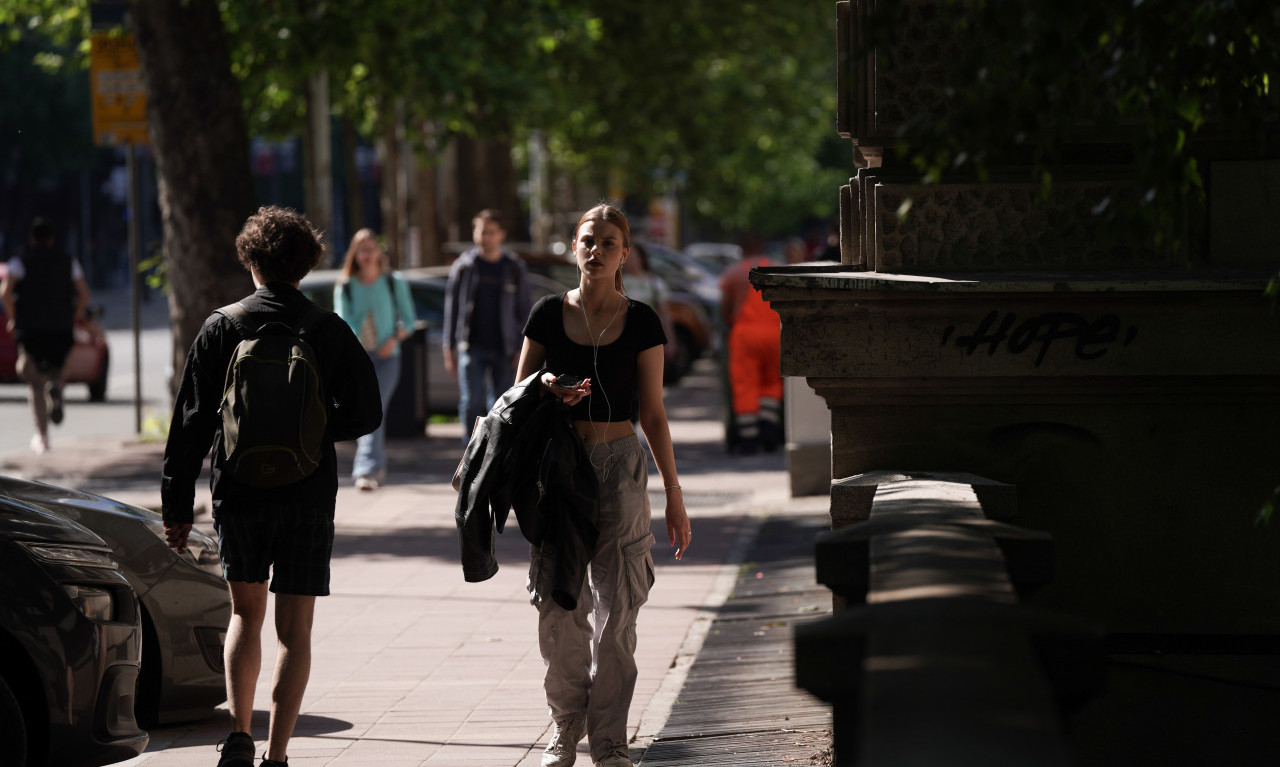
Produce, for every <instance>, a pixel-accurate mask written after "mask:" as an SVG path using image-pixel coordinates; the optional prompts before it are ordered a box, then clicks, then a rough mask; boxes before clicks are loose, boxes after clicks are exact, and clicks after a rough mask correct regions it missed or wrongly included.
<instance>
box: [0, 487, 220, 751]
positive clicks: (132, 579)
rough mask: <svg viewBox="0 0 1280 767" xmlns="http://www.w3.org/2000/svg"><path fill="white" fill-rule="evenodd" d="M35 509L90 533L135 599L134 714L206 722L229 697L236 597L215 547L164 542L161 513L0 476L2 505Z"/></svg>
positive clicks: (198, 535)
mask: <svg viewBox="0 0 1280 767" xmlns="http://www.w3.org/2000/svg"><path fill="white" fill-rule="evenodd" d="M10 507H20V508H24V509H36V510H39V511H41V512H43V513H45V514H48V515H54V516H57V517H60V518H62V519H64V520H66V521H68V522H69V523H72V524H75V525H80V526H82V527H85V528H87V529H89V530H92V531H93V532H94V533H95V534H96V535H98V536H99V537H100V538H102V540H103V541H105V542H106V544H107V545H108V546H109V547H110V550H111V551H112V552H113V555H114V557H115V558H116V560H118V562H119V565H120V571H121V572H122V573H123V575H124V577H125V579H126V581H127V582H128V584H129V586H131V587H132V588H133V592H134V593H135V594H136V595H137V598H138V603H139V608H140V609H139V611H138V613H139V614H138V621H139V625H140V627H141V630H142V637H143V642H142V665H141V670H140V672H139V673H138V678H137V702H136V706H135V708H136V715H137V719H138V721H139V722H140V723H141V724H142V725H143V726H144V727H151V726H154V725H157V724H167V723H172V722H180V721H186V720H191V719H197V718H200V717H205V716H208V715H210V714H211V713H212V712H213V709H214V708H215V707H216V706H218V704H220V703H222V702H223V701H224V700H226V682H225V679H224V676H223V661H222V645H223V642H224V640H225V639H226V629H227V623H228V621H229V620H230V618H231V597H230V594H229V593H228V591H227V585H226V583H225V582H224V581H223V580H222V566H221V565H220V564H219V561H218V543H217V541H215V540H213V539H212V538H210V537H209V536H208V535H205V534H204V533H202V532H200V531H199V530H192V532H191V538H190V539H189V541H188V546H187V550H186V551H185V552H182V553H179V552H177V551H174V550H173V549H171V548H169V547H168V546H167V545H166V544H165V542H164V525H163V523H162V522H161V518H160V514H158V513H157V512H154V511H150V510H148V509H142V508H139V507H137V506H130V505H128V504H124V503H120V502H119V501H114V500H111V499H110V498H104V497H102V496H99V495H93V494H91V493H85V492H80V491H76V490H69V489H67V488H61V487H54V486H52V485H45V484H41V483H38V482H27V481H24V480H19V479H14V478H12V477H3V476H0V515H2V514H3V513H4V509H5V508H10Z"/></svg>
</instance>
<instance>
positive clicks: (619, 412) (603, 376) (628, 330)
mask: <svg viewBox="0 0 1280 767" xmlns="http://www.w3.org/2000/svg"><path fill="white" fill-rule="evenodd" d="M563 307H564V294H563V293H560V294H556V295H550V296H545V297H543V298H542V299H541V300H539V301H538V303H536V304H534V305H533V311H532V312H530V313H529V321H528V322H527V323H525V326H524V334H525V335H526V336H528V337H529V338H531V339H532V340H534V341H537V342H538V343H540V344H542V345H543V346H545V347H546V349H547V360H546V363H545V364H546V368H547V370H550V371H551V372H553V373H556V374H557V375H559V374H561V373H572V374H573V375H577V376H582V377H583V378H590V379H591V395H590V396H588V397H585V398H584V399H583V400H582V401H581V402H579V403H578V404H576V405H574V406H573V408H572V409H571V410H570V412H571V414H572V416H573V418H574V419H576V420H581V421H585V420H591V421H600V422H604V421H627V420H630V419H631V401H632V400H633V399H634V398H635V392H636V359H637V358H638V357H639V355H640V352H642V351H644V350H645V349H652V348H653V347H655V346H661V345H662V344H665V343H666V342H667V335H666V333H663V332H662V320H660V319H658V315H657V313H656V312H654V311H653V309H651V308H649V306H648V305H647V304H642V303H640V302H639V301H633V300H631V299H627V311H626V314H625V315H623V316H622V317H619V318H618V319H619V320H621V321H623V322H625V323H626V324H625V325H623V326H622V335H620V336H618V340H616V341H614V342H613V343H610V344H605V345H603V346H601V347H599V350H598V353H597V351H596V349H594V348H593V347H592V346H591V345H589V344H577V343H574V342H573V341H571V340H569V336H567V335H566V334H565V332H564V315H563V311H564V309H563Z"/></svg>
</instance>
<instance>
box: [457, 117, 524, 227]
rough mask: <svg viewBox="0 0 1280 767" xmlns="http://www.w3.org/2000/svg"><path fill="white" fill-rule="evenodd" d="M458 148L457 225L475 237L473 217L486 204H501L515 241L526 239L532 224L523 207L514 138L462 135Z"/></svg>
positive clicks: (494, 205)
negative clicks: (515, 159) (518, 182)
mask: <svg viewBox="0 0 1280 767" xmlns="http://www.w3.org/2000/svg"><path fill="white" fill-rule="evenodd" d="M456 148H457V163H458V165H457V175H456V176H455V179H454V180H455V183H456V184H457V200H458V208H457V217H458V218H457V221H456V224H457V227H458V231H459V232H460V233H465V236H464V237H463V239H470V238H471V219H472V218H474V217H475V215H476V213H479V212H480V211H481V210H484V209H485V208H497V209H498V210H499V211H501V212H502V220H503V222H504V224H505V227H506V230H507V239H508V240H510V241H511V242H526V241H528V239H529V227H528V226H527V225H526V223H525V220H524V212H523V211H522V210H521V208H520V195H519V192H518V191H517V189H516V170H515V164H514V163H513V162H512V160H511V142H510V141H509V140H508V139H505V138H490V139H474V138H471V137H469V136H459V137H458V138H457V139H456Z"/></svg>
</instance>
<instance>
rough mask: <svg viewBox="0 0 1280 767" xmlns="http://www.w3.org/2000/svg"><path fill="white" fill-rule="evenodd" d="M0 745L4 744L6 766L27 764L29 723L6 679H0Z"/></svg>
mask: <svg viewBox="0 0 1280 767" xmlns="http://www.w3.org/2000/svg"><path fill="white" fill-rule="evenodd" d="M0 743H3V744H4V752H5V764H14V765H25V764H26V763H27V722H26V719H24V718H23V716H22V706H20V705H18V699H17V698H16V697H15V696H14V694H13V690H11V689H9V684H8V683H7V682H5V680H4V677H0Z"/></svg>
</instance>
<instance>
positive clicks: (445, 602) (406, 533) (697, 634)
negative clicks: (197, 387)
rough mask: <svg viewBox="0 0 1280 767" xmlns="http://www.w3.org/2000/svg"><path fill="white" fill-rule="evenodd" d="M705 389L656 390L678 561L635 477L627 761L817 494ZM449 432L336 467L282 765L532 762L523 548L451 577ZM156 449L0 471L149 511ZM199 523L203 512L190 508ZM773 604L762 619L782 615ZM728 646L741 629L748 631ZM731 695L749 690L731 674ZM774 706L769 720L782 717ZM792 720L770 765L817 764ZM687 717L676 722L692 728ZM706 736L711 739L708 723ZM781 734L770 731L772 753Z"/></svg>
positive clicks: (505, 538)
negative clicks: (639, 547) (642, 542)
mask: <svg viewBox="0 0 1280 767" xmlns="http://www.w3.org/2000/svg"><path fill="white" fill-rule="evenodd" d="M716 392H717V387H716V385H715V377H714V373H713V369H712V367H711V364H710V363H709V362H707V361H703V362H702V363H700V364H699V367H698V368H697V369H696V370H695V373H694V374H692V375H691V376H690V377H689V378H688V379H686V381H685V382H684V383H683V385H682V386H680V387H678V388H676V389H673V390H672V391H671V392H669V394H668V412H669V415H670V417H671V422H672V433H673V438H674V439H675V442H676V450H677V461H678V464H679V466H680V471H681V484H682V485H683V487H684V494H685V498H686V504H687V506H688V508H689V511H690V515H691V517H692V519H693V529H694V537H693V543H692V546H691V548H690V551H689V555H688V557H686V559H685V560H684V561H683V562H676V561H675V560H674V559H673V558H672V556H671V549H670V548H669V547H668V545H667V542H666V541H667V539H666V532H665V526H664V525H663V521H662V520H663V516H662V510H663V504H664V502H665V499H664V494H663V493H662V491H661V489H660V488H659V489H658V491H657V492H651V493H650V498H651V501H652V504H653V514H654V525H653V532H654V535H655V537H656V538H657V539H658V547H657V548H655V550H654V560H655V563H656V565H657V583H656V585H655V587H654V589H653V593H652V595H651V597H650V600H649V602H648V604H647V605H646V606H645V607H644V609H642V610H641V613H640V622H639V649H638V653H637V655H638V657H637V663H638V666H639V669H640V678H639V681H638V683H637V687H636V692H635V698H634V701H633V704H632V708H631V712H630V717H629V721H630V726H631V730H632V735H633V741H632V758H633V760H635V761H636V762H637V763H638V764H643V755H644V752H645V750H646V749H647V748H648V746H649V745H650V744H651V743H652V742H653V741H654V739H655V738H657V737H658V735H659V733H660V732H661V731H662V730H663V728H664V726H666V725H668V724H670V722H669V719H670V717H669V715H670V714H671V712H672V711H673V705H674V704H676V702H677V701H678V700H679V699H681V698H682V697H683V696H682V695H681V693H682V690H683V689H684V687H685V682H686V677H687V675H688V672H689V669H690V668H691V667H692V666H693V665H694V663H695V660H696V658H697V656H698V654H699V652H700V651H701V649H702V647H703V644H704V642H703V639H704V638H705V637H706V636H707V634H708V632H709V631H710V630H711V626H712V625H713V621H714V620H715V619H716V617H717V611H718V610H719V609H720V607H721V606H722V605H723V604H724V602H725V600H726V598H728V597H729V595H730V594H731V593H733V591H734V589H735V584H738V583H739V575H740V571H741V570H742V568H741V567H740V565H741V564H742V563H743V562H744V560H747V559H748V558H749V557H750V556H751V555H752V554H753V552H755V551H756V545H757V539H758V533H759V532H760V530H761V526H762V525H763V524H766V523H767V521H769V520H780V519H789V518H792V519H794V520H795V521H796V522H797V524H787V525H774V526H773V527H772V528H771V529H773V530H786V531H793V532H792V533H788V534H794V535H802V536H809V537H811V536H813V535H816V531H817V530H818V529H819V527H820V523H821V522H822V518H823V515H825V513H826V510H827V505H828V503H827V499H826V498H825V497H808V498H791V497H790V494H789V491H788V481H787V475H786V471H785V466H784V459H783V458H782V456H781V455H778V454H773V455H760V456H752V457H745V458H743V457H731V456H727V455H726V454H725V452H724V449H723V444H722V434H721V428H720V423H719V420H718V418H719V406H718V402H717V400H716V396H717V395H716ZM460 443H461V431H460V428H459V427H458V426H457V425H456V424H450V425H443V426H436V425H432V426H431V427H429V429H428V436H426V437H423V438H414V439H405V440H392V441H391V442H390V443H389V453H390V457H391V472H390V475H389V477H388V483H387V484H386V485H385V486H384V487H383V488H382V489H381V490H379V491H377V492H373V493H362V492H359V491H356V490H355V489H354V488H352V487H351V483H350V480H349V478H347V477H345V476H344V478H343V485H342V487H341V489H340V490H339V495H338V514H337V526H338V537H337V541H336V544H335V548H334V559H333V578H332V589H333V593H332V595H331V596H329V597H327V598H324V599H321V600H319V602H318V603H317V610H316V623H315V629H314V635H313V641H314V652H313V664H312V675H311V682H310V685H309V686H308V689H307V695H306V698H305V700H304V702H303V706H302V716H301V718H300V720H299V722H298V726H297V729H296V731H295V736H294V739H293V741H292V743H291V746H290V754H289V760H290V764H292V765H295V767H322V766H328V765H334V766H341V765H365V764H377V765H380V766H381V767H401V766H403V767H410V766H413V767H418V766H419V765H462V766H465V765H504V766H511V767H529V766H530V765H537V764H538V763H539V758H540V756H541V751H542V748H543V745H544V744H545V742H546V738H547V734H548V732H547V731H548V726H549V720H548V716H547V712H546V705H545V701H544V697H543V692H542V674H543V666H542V661H541V659H540V658H539V655H538V649H537V643H536V612H535V611H534V609H533V608H532V607H530V606H529V604H528V598H527V595H526V593H525V589H524V579H525V570H526V567H527V561H528V554H527V552H528V549H527V544H526V543H525V542H524V541H523V539H521V538H520V536H519V531H518V529H517V528H516V527H515V525H514V523H512V524H511V526H510V527H509V528H508V530H507V531H506V532H505V533H504V534H503V535H500V536H498V559H499V563H500V566H501V570H500V571H499V573H498V574H497V575H496V576H495V577H494V578H492V579H490V580H489V581H486V582H484V583H479V584H473V583H466V582H464V581H463V579H462V572H461V566H460V564H459V559H458V543H457V533H456V529H455V527H454V522H453V507H454V502H455V499H456V494H455V493H454V491H453V490H452V488H450V487H449V484H448V483H449V479H450V477H451V476H452V472H453V469H454V466H455V465H456V463H457V460H458V457H459V455H460V451H461V444H460ZM162 450H163V446H162V445H159V444H139V443H137V442H135V441H133V440H132V439H131V438H119V439H114V440H101V439H95V440H83V441H78V442H76V441H68V442H65V443H60V444H58V445H57V446H56V447H55V449H54V450H53V451H51V452H50V453H48V454H46V455H43V456H35V455H32V454H27V453H21V454H19V453H13V454H9V455H5V456H0V473H6V474H14V475H19V476H26V477H32V478H38V479H43V480H45V481H49V482H53V483H55V484H64V485H71V486H75V487H80V488H83V489H86V490H90V491H93V492H98V493H101V494H103V495H108V496H112V497H116V498H119V499H121V500H125V501H128V502H132V503H135V504H138V505H143V506H148V507H155V506H157V505H158V501H159V488H158V484H159V483H158V476H159V467H160V456H161V453H162ZM352 452H353V450H352V445H351V444H349V443H347V444H343V445H340V446H339V465H340V467H341V468H342V469H343V470H344V471H345V470H349V468H350V464H351V455H352ZM655 476H656V474H655ZM655 484H657V483H651V486H653V485H655ZM200 492H201V493H202V494H203V497H200V496H198V497H197V504H198V505H199V504H201V503H204V504H205V508H206V509H207V490H206V489H202V490H201V491H200ZM197 524H198V526H201V527H204V528H208V527H209V519H208V516H207V512H206V513H205V514H203V515H202V516H201V517H200V518H199V519H198V520H197ZM775 543H776V541H775ZM793 543H794V544H796V545H797V546H798V547H799V549H798V550H801V551H803V550H804V548H805V546H806V545H808V546H810V548H809V550H811V544H808V543H807V542H806V541H804V540H799V541H793ZM795 569H796V566H795V563H794V562H792V563H791V564H790V566H789V569H788V571H787V580H786V582H785V583H782V582H780V583H779V585H778V588H779V589H784V590H785V589H790V588H792V587H793V585H794V584H795V582H796V576H795ZM756 572H759V573H760V574H759V576H758V577H757V576H756ZM772 576H773V573H771V572H770V570H769V569H768V568H766V567H761V568H752V572H751V573H750V574H749V577H751V578H753V579H754V580H755V588H756V589H757V590H759V589H760V588H766V589H767V588H768V587H769V586H770V584H771V581H769V580H768V579H770V578H771V577H772ZM801 578H803V575H802V576H801ZM791 601H792V602H794V601H795V600H794V599H793V600H791ZM829 608H830V603H829V599H826V598H825V596H824V595H821V594H819V593H816V592H814V593H810V592H806V594H805V600H804V602H803V603H802V604H791V605H790V606H788V607H786V608H785V609H786V610H789V611H794V613H795V615H796V617H797V618H799V617H800V616H805V617H807V618H812V617H820V615H822V614H824V613H825V612H827V611H828V610H829ZM785 617H786V616H775V617H774V619H775V620H778V621H780V622H779V623H778V625H779V626H781V625H783V624H784V623H785ZM268 623H270V621H268ZM265 634H266V637H265V640H264V657H263V668H264V674H263V675H262V682H261V683H260V685H259V687H258V692H257V699H256V708H257V712H256V716H255V724H254V730H255V731H254V735H255V737H256V738H257V739H258V742H259V750H260V751H261V750H262V749H263V748H264V746H265V738H266V721H267V717H266V712H267V710H268V708H269V706H270V674H269V672H267V671H265V669H269V668H270V667H271V665H272V664H273V663H274V646H275V643H274V634H273V630H272V628H271V626H270V625H268V626H267V627H266V631H265ZM742 641H744V642H749V641H751V638H750V632H747V636H745V637H744V639H743V640H742ZM731 651H732V650H729V652H731ZM717 652H720V653H723V652H726V650H725V649H724V648H723V647H721V648H720V649H718V650H717ZM779 653H781V651H776V652H774V653H772V654H771V658H772V660H771V661H770V662H771V663H773V664H774V668H773V671H772V672H771V676H772V679H773V683H774V688H775V689H776V684H777V680H778V679H786V678H789V674H790V670H789V665H790V657H789V655H785V654H779ZM789 686H790V685H784V687H789ZM732 694H735V695H747V696H750V695H751V694H752V693H751V692H750V690H747V691H743V690H740V689H735V690H733V691H732ZM801 695H803V694H801ZM778 703H779V705H783V704H784V701H781V700H779V701H778ZM711 705H713V706H714V703H712V704H711ZM785 705H798V704H795V703H794V702H793V703H786V704H785ZM684 708H685V709H687V708H689V707H684ZM675 710H676V711H677V713H678V714H679V715H681V716H686V717H693V718H695V719H696V717H697V716H698V712H697V711H685V712H684V713H680V712H681V708H680V707H676V709H675ZM782 714H783V716H779V717H778V719H779V720H782V719H784V718H785V712H782ZM805 722H806V727H807V730H806V732H805V733H803V735H802V736H798V737H791V736H788V738H787V740H788V741H789V744H790V747H791V748H792V749H793V750H794V752H795V758H794V760H792V759H790V758H788V759H787V761H795V762H797V763H805V764H820V763H824V762H822V761H820V758H821V754H820V753H818V752H821V751H822V750H823V747H824V743H826V744H829V731H827V730H826V729H825V727H826V725H824V724H823V722H822V720H821V717H819V718H818V719H816V720H815V719H813V717H808V718H806V719H805ZM695 725H696V722H694V723H692V724H691V725H690V726H691V727H692V730H691V731H692V732H695V733H696V731H697V728H696V726H695ZM228 729H229V727H228V720H227V717H226V714H225V707H224V708H223V709H222V710H221V711H220V712H219V713H218V714H217V715H215V716H214V717H212V718H210V719H207V720H204V721H200V722H193V723H190V724H186V725H177V726H170V727H165V728H160V729H156V730H154V731H152V733H151V735H152V740H151V744H150V746H149V748H148V749H147V751H146V753H144V754H142V755H141V756H139V757H137V758H136V759H133V760H130V761H129V762H124V763H123V764H125V765H146V767H179V766H181V767H186V766H187V765H200V764H208V765H212V764H214V763H215V762H216V759H217V755H216V753H215V751H214V746H215V744H216V743H217V742H218V741H219V740H220V739H221V738H223V737H225V736H226V734H227V731H228ZM677 729H680V728H677ZM685 729H688V728H685ZM780 731H782V729H781V728H780ZM786 732H788V733H794V732H795V730H794V729H790V730H786ZM717 735H718V736H719V737H720V738H721V740H723V736H724V731H723V729H720V730H717ZM695 739H696V736H695ZM688 740H689V739H688V738H686V739H685V743H686V745H687V743H688ZM785 747H787V746H786V745H785V744H784V745H782V746H778V745H777V744H775V745H774V746H773V748H774V750H775V751H776V750H777V748H785ZM694 753H695V752H694V751H689V752H688V753H686V756H689V757H690V761H688V762H687V763H688V764H695V763H699V762H698V759H697V758H694V757H693V754H694ZM580 754H581V756H580V758H579V762H578V764H580V765H582V764H586V765H589V764H590V759H589V757H588V756H587V755H586V749H585V743H584V744H583V746H582V747H581V749H580ZM811 757H812V758H811ZM742 763H743V764H748V763H750V762H747V761H744V762H742Z"/></svg>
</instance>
